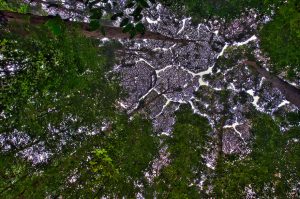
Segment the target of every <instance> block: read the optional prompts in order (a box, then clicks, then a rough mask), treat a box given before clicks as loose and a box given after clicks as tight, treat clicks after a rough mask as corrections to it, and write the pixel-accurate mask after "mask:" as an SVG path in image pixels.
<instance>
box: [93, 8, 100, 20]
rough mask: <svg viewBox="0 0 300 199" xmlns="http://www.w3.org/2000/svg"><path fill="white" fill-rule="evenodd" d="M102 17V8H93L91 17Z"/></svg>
mask: <svg viewBox="0 0 300 199" xmlns="http://www.w3.org/2000/svg"><path fill="white" fill-rule="evenodd" d="M101 17H102V10H101V9H99V8H93V9H91V19H100V18H101Z"/></svg>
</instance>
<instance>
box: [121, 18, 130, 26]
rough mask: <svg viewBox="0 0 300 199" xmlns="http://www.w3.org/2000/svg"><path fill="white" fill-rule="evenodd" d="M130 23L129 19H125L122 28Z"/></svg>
mask: <svg viewBox="0 0 300 199" xmlns="http://www.w3.org/2000/svg"><path fill="white" fill-rule="evenodd" d="M128 23H129V19H128V18H125V19H123V20H122V21H121V23H120V27H123V26H126V25H127V24H128Z"/></svg>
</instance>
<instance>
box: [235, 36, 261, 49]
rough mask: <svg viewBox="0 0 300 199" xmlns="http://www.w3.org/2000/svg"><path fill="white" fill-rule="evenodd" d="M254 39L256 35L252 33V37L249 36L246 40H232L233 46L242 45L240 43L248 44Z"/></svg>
mask: <svg viewBox="0 0 300 199" xmlns="http://www.w3.org/2000/svg"><path fill="white" fill-rule="evenodd" d="M255 40H257V37H256V36H255V35H253V36H252V37H250V38H249V39H247V40H246V41H243V42H234V43H233V46H242V45H245V44H248V43H249V42H251V41H255Z"/></svg>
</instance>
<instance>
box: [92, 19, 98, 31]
mask: <svg viewBox="0 0 300 199" xmlns="http://www.w3.org/2000/svg"><path fill="white" fill-rule="evenodd" d="M99 27H100V23H99V20H91V22H90V30H91V31H95V30H97V29H98V28H99Z"/></svg>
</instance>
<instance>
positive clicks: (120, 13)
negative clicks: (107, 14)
mask: <svg viewBox="0 0 300 199" xmlns="http://www.w3.org/2000/svg"><path fill="white" fill-rule="evenodd" d="M123 15H124V13H123V12H119V13H116V14H114V15H113V16H111V18H110V19H111V20H117V18H118V17H122V16H123Z"/></svg>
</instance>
